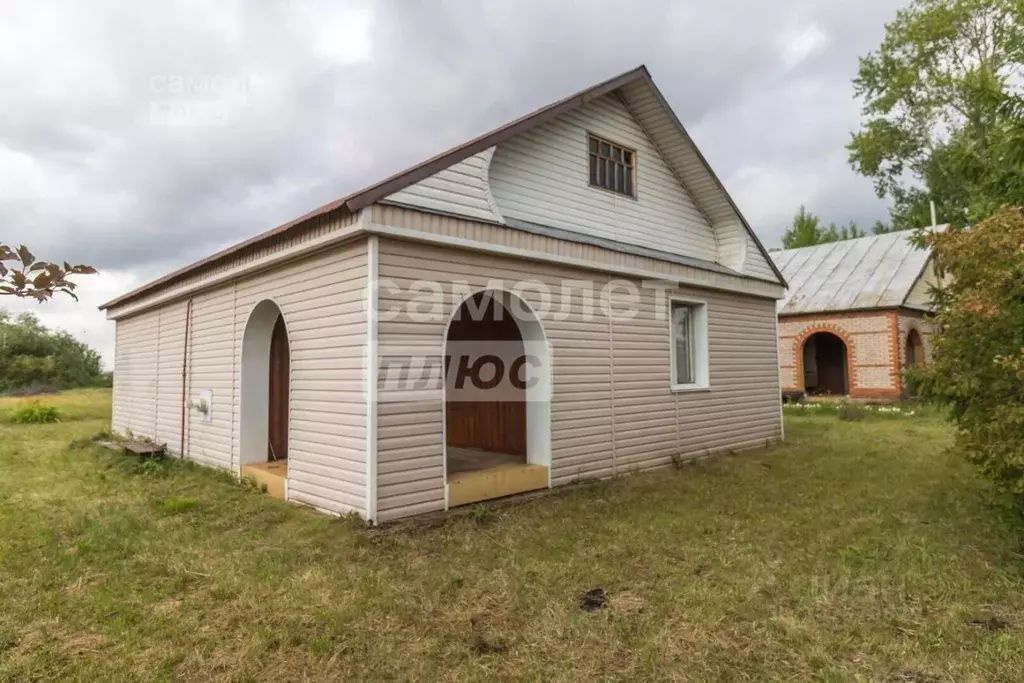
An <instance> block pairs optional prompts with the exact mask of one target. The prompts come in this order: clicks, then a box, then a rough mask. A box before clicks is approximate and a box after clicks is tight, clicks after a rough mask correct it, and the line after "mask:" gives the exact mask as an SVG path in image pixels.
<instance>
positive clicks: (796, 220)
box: [782, 206, 864, 249]
mask: <svg viewBox="0 0 1024 683" xmlns="http://www.w3.org/2000/svg"><path fill="white" fill-rule="evenodd" d="M863 236H864V231H863V230H861V229H860V228H858V227H857V225H856V223H854V222H853V221H851V222H850V223H849V224H847V225H844V226H842V227H838V226H837V225H836V224H835V223H829V224H828V227H827V228H823V227H822V226H821V219H820V218H818V217H817V216H815V215H814V214H813V213H810V212H809V211H807V207H805V206H801V207H800V210H799V211H797V212H796V215H795V216H793V224H792V225H791V226H790V227H789V228H788V229H787V230H786V233H785V234H784V235H783V236H782V247H783V249H799V248H800V247H811V246H814V245H815V244H824V243H826V242H838V241H839V240H848V239H853V238H855V237H863Z"/></svg>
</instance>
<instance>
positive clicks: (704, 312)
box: [668, 296, 711, 393]
mask: <svg viewBox="0 0 1024 683" xmlns="http://www.w3.org/2000/svg"><path fill="white" fill-rule="evenodd" d="M675 304H682V305H684V306H689V307H691V308H692V309H693V318H692V320H693V336H694V340H693V364H694V373H693V379H694V381H693V382H689V383H686V384H680V383H678V382H676V340H675V324H674V323H673V315H672V309H673V308H674V307H675ZM668 346H669V353H668V355H669V372H670V373H671V374H670V375H669V386H670V387H671V389H672V391H673V392H680V393H681V392H687V391H709V390H710V389H711V379H710V372H709V366H710V362H709V355H710V354H709V351H708V346H709V341H708V302H707V301H702V300H700V299H690V298H687V297H679V296H671V297H669V299H668Z"/></svg>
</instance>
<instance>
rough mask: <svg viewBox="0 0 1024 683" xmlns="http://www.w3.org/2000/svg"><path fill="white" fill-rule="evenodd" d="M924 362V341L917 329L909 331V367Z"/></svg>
mask: <svg viewBox="0 0 1024 683" xmlns="http://www.w3.org/2000/svg"><path fill="white" fill-rule="evenodd" d="M922 363H924V342H923V341H921V335H920V333H918V331H917V330H911V331H910V332H909V333H907V367H908V368H909V367H913V366H915V365H920V364H922Z"/></svg>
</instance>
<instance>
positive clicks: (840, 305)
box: [772, 232, 939, 400]
mask: <svg viewBox="0 0 1024 683" xmlns="http://www.w3.org/2000/svg"><path fill="white" fill-rule="evenodd" d="M772 257H773V259H774V260H775V263H776V265H777V266H778V267H779V269H780V270H781V271H782V273H783V276H784V277H785V279H786V280H787V281H788V283H789V290H788V292H787V295H786V298H784V299H783V300H782V301H780V302H779V305H778V311H779V366H780V367H779V371H780V380H781V384H782V387H783V391H784V392H787V393H790V392H792V393H796V392H806V393H808V394H814V395H846V396H849V397H850V398H853V399H874V400H895V399H899V398H900V397H901V396H902V395H903V381H902V372H903V370H904V369H905V368H906V367H908V366H910V365H914V364H916V363H927V362H929V360H930V357H931V344H930V337H931V335H932V332H933V330H934V327H933V324H932V322H931V321H930V315H929V313H930V303H929V299H930V297H929V290H930V287H932V286H936V285H937V284H939V280H938V276H937V274H936V271H935V267H934V263H933V259H932V256H931V251H930V250H928V249H920V248H918V247H917V246H915V245H914V244H913V243H912V242H911V241H910V240H909V239H908V236H907V234H906V233H898V232H897V233H889V234H883V235H872V236H868V237H861V238H858V239H853V240H846V241H841V242H832V243H829V244H820V245H816V246H813V247H804V248H801V249H787V250H784V251H776V252H773V253H772Z"/></svg>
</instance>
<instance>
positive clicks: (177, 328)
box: [114, 302, 187, 453]
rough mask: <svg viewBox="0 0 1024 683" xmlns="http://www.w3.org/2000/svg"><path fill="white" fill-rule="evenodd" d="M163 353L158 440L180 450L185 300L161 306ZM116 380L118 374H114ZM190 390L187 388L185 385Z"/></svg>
mask: <svg viewBox="0 0 1024 683" xmlns="http://www.w3.org/2000/svg"><path fill="white" fill-rule="evenodd" d="M156 312H157V315H158V316H159V322H160V329H159V336H160V340H159V341H160V354H159V359H158V362H157V367H158V374H159V376H158V377H157V386H158V390H157V392H156V401H157V405H156V437H155V438H156V440H157V441H159V442H161V443H166V444H167V447H168V449H170V451H171V452H172V453H180V452H181V362H182V359H183V357H184V351H185V303H184V302H179V303H175V304H171V305H169V306H166V307H165V308H161V309H158V310H157V311H156ZM114 379H115V381H116V380H117V375H116V373H115V375H114ZM186 389H187V387H186Z"/></svg>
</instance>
